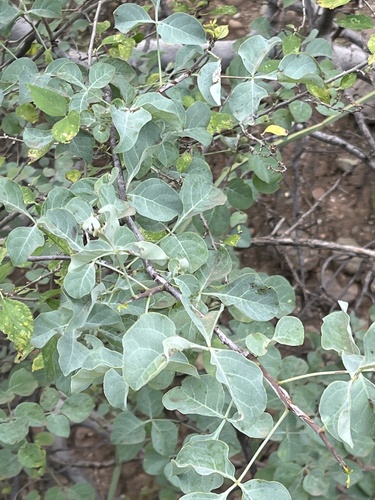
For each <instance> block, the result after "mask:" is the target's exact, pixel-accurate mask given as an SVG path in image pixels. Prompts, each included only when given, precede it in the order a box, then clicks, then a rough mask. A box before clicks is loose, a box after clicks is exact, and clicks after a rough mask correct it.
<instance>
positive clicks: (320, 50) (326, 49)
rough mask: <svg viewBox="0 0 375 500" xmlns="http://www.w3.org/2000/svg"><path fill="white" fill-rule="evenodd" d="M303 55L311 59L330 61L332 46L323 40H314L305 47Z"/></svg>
mask: <svg viewBox="0 0 375 500" xmlns="http://www.w3.org/2000/svg"><path fill="white" fill-rule="evenodd" d="M305 53H306V54H309V55H310V56H312V57H328V58H330V59H332V44H331V43H330V42H329V41H328V40H326V39H325V38H315V40H312V41H311V42H309V43H308V44H307V45H306V48H305Z"/></svg>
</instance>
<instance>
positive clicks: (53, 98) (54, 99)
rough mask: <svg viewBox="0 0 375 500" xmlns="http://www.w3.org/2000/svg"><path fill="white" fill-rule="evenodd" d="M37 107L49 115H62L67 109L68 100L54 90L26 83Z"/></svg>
mask: <svg viewBox="0 0 375 500" xmlns="http://www.w3.org/2000/svg"><path fill="white" fill-rule="evenodd" d="M27 88H28V89H29V90H30V93H31V97H32V100H33V102H34V104H35V106H36V107H37V108H39V109H40V110H41V111H43V112H44V113H46V114H47V115H49V116H64V115H66V113H67V111H68V100H67V99H66V97H64V96H62V95H61V94H59V93H58V92H56V91H55V90H51V89H49V88H44V87H38V86H37V85H31V84H27Z"/></svg>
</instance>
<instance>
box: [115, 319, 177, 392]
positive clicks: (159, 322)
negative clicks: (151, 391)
mask: <svg viewBox="0 0 375 500" xmlns="http://www.w3.org/2000/svg"><path fill="white" fill-rule="evenodd" d="M175 330H176V329H175V326H174V323H173V322H172V321H171V320H170V319H169V318H167V317H166V316H163V315H161V314H158V313H147V314H143V315H142V316H140V318H139V319H138V320H137V321H136V322H135V323H134V325H133V326H131V327H130V328H129V330H128V331H127V333H126V334H125V335H124V337H123V339H122V345H123V349H124V364H123V371H124V379H125V381H126V383H127V384H129V386H130V387H131V388H132V389H133V390H135V391H137V390H139V389H140V388H141V387H143V386H144V385H145V384H147V382H149V381H150V380H151V379H153V378H154V377H156V375H157V374H158V373H160V372H161V371H162V370H163V369H164V368H165V366H166V365H167V362H168V360H167V359H166V356H165V354H164V347H163V340H165V339H167V338H168V337H172V336H173V335H175V334H176V332H175Z"/></svg>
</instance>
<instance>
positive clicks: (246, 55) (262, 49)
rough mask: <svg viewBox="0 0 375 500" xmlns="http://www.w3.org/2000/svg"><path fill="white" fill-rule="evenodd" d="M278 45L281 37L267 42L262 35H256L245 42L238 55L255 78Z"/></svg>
mask: <svg viewBox="0 0 375 500" xmlns="http://www.w3.org/2000/svg"><path fill="white" fill-rule="evenodd" d="M278 43H281V39H280V38H279V37H273V38H271V39H270V40H266V39H265V38H264V37H262V36H261V35H255V36H252V37H250V38H248V39H247V40H245V41H244V42H243V43H242V44H241V45H240V46H239V48H238V55H239V56H240V57H241V59H242V62H243V65H244V66H245V68H246V69H247V70H248V72H249V73H250V75H251V76H254V75H255V73H256V72H257V71H258V69H259V66H260V65H261V64H262V62H263V60H264V58H265V57H266V55H267V54H268V53H269V51H270V50H271V49H272V48H273V47H274V46H275V45H277V44H278Z"/></svg>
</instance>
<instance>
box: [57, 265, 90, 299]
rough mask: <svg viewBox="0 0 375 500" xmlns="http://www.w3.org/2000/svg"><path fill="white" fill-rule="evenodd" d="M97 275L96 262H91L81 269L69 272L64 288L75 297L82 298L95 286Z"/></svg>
mask: <svg viewBox="0 0 375 500" xmlns="http://www.w3.org/2000/svg"><path fill="white" fill-rule="evenodd" d="M95 276H96V273H95V264H93V263H91V264H89V265H88V266H85V267H82V268H81V269H80V270H79V271H74V272H71V273H68V274H67V275H66V277H65V279H64V288H65V290H66V291H67V292H68V294H69V295H70V296H71V297H73V299H81V298H82V297H84V296H85V295H88V294H89V293H90V292H91V290H92V289H93V288H94V286H95Z"/></svg>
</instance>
